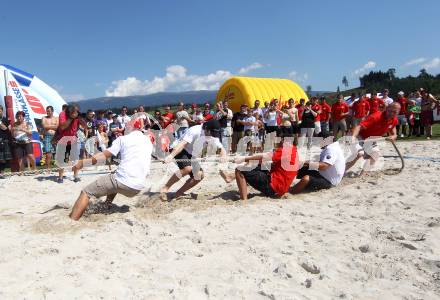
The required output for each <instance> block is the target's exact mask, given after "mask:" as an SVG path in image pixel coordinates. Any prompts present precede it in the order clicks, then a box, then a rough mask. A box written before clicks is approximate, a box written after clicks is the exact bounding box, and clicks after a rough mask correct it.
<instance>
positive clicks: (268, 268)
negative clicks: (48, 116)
mask: <svg viewBox="0 0 440 300" xmlns="http://www.w3.org/2000/svg"><path fill="white" fill-rule="evenodd" d="M399 147H400V148H401V149H402V152H404V153H405V154H406V155H411V156H429V157H437V158H439V157H440V154H439V147H440V143H439V142H434V141H431V142H412V143H399ZM385 150H387V151H388V150H390V149H385ZM388 152H389V153H392V152H390V151H388ZM406 164H407V167H406V169H405V170H404V171H403V172H402V173H401V174H399V175H393V176H389V175H385V174H384V173H383V172H377V173H374V174H371V175H369V176H367V177H365V178H362V179H352V178H347V179H344V181H343V184H342V185H341V186H339V187H338V188H335V189H332V190H328V191H322V192H317V193H312V194H303V195H299V196H291V195H289V196H288V197H286V198H285V199H281V200H269V199H265V198H263V197H260V196H259V194H257V193H256V192H255V191H253V190H251V192H252V193H254V194H255V195H256V196H255V197H253V198H251V199H250V200H249V201H248V202H247V203H243V202H239V201H235V202H234V201H231V200H228V199H231V198H235V197H237V194H236V192H234V191H236V186H235V183H234V184H229V185H226V184H224V183H223V181H222V180H221V179H220V177H218V176H217V175H213V174H208V176H207V178H206V179H205V180H204V181H203V182H202V183H201V185H200V186H199V187H197V188H195V189H194V190H193V197H192V198H191V197H188V199H181V200H178V201H174V202H171V203H165V204H164V203H160V202H159V201H158V200H157V194H155V193H152V192H148V191H146V192H145V193H144V195H142V196H138V197H136V198H133V199H127V198H125V197H123V196H118V197H117V198H116V199H115V204H117V205H118V206H119V208H118V209H116V210H115V211H113V213H112V214H102V213H96V214H91V215H87V216H85V217H84V218H83V219H81V221H79V222H73V221H70V220H69V219H68V218H67V215H68V213H69V211H70V206H71V205H72V204H73V203H74V201H75V199H76V197H77V195H78V193H79V191H80V189H81V187H83V186H85V185H86V184H87V182H90V181H91V180H93V179H94V178H96V176H97V175H91V174H90V171H89V172H84V174H85V175H84V176H83V177H82V179H83V180H82V182H81V183H77V184H75V183H73V182H72V181H70V180H66V181H65V183H64V184H62V185H60V184H57V183H55V182H52V181H50V180H45V179H47V178H46V177H44V176H40V177H36V178H34V177H14V178H13V179H11V180H9V181H8V183H7V184H6V185H5V186H4V187H2V188H0V195H1V196H0V198H1V200H0V253H1V255H0V299H11V298H28V299H40V298H49V299H60V298H92V299H96V298H106V299H107V298H119V299H121V298H122V299H132V298H134V299H139V298H153V299H173V298H176V299H209V298H211V299H242V298H247V299H266V298H267V299H334V298H341V299H439V297H440V187H439V175H440V163H434V162H428V161H421V160H407V161H406ZM386 165H388V166H389V165H393V166H398V163H397V161H396V160H393V159H386ZM153 168H154V170H153V175H154V178H153V180H152V185H153V188H152V190H151V191H155V190H157V185H158V183H159V182H161V181H163V180H164V178H165V177H166V176H167V174H166V173H165V172H163V171H162V172H161V171H160V168H162V166H161V165H160V164H157V163H154V164H153ZM1 182H3V183H4V181H1ZM194 198H196V199H194ZM56 204H59V205H60V206H61V207H66V208H67V209H63V208H60V209H56V210H52V211H50V212H47V213H45V214H40V213H42V212H44V211H46V210H48V209H50V208H51V207H53V206H54V205H56ZM315 273H316V274H315Z"/></svg>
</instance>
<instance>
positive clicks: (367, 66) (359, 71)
mask: <svg viewBox="0 0 440 300" xmlns="http://www.w3.org/2000/svg"><path fill="white" fill-rule="evenodd" d="M376 65H377V64H376V62H374V61H371V60H370V61H369V62H367V63H366V64H365V65H363V66H362V67H361V68H359V69H357V70H355V71H354V74H355V75H359V74H362V73H365V72H366V71H367V70H369V69H373V68H375V67H376Z"/></svg>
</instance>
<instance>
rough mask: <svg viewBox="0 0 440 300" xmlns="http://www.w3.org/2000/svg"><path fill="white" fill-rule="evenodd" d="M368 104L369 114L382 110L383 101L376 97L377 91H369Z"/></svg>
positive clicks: (383, 106)
mask: <svg viewBox="0 0 440 300" xmlns="http://www.w3.org/2000/svg"><path fill="white" fill-rule="evenodd" d="M368 104H369V105H370V115H371V114H373V113H375V112H377V111H384V109H385V102H384V101H383V100H382V99H380V98H379V97H377V93H376V92H373V93H371V98H370V99H368Z"/></svg>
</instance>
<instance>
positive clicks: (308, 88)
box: [306, 85, 312, 97]
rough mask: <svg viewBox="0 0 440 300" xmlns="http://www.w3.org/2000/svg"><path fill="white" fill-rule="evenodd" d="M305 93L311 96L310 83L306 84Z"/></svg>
mask: <svg viewBox="0 0 440 300" xmlns="http://www.w3.org/2000/svg"><path fill="white" fill-rule="evenodd" d="M306 93H307V96H309V97H311V95H312V86H311V85H308V86H306Z"/></svg>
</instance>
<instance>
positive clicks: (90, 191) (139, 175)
mask: <svg viewBox="0 0 440 300" xmlns="http://www.w3.org/2000/svg"><path fill="white" fill-rule="evenodd" d="M130 125H131V124H130V123H128V124H127V127H128V128H127V129H128V130H129V129H131V128H130V127H131V126H130ZM132 128H133V131H132V132H130V133H129V134H126V135H124V136H120V137H118V138H117V139H116V140H114V141H113V144H112V146H111V147H110V148H108V149H107V150H104V152H100V153H97V154H95V155H94V156H93V157H92V158H89V159H84V160H80V161H78V162H77V163H76V165H75V166H73V168H72V169H73V170H74V171H78V170H80V169H82V168H83V166H84V165H85V164H90V165H94V164H96V163H98V161H105V160H106V159H107V158H110V157H112V155H113V156H117V155H118V154H119V153H120V154H121V161H120V163H119V166H118V169H117V170H116V173H110V174H108V175H104V176H101V177H99V178H98V179H97V180H95V181H94V182H92V183H90V184H89V185H87V186H86V187H85V188H84V189H83V190H82V191H81V194H80V195H79V197H78V199H77V200H76V202H75V205H74V206H73V208H72V212H71V213H70V218H71V219H73V220H75V221H76V220H78V219H79V218H81V216H82V215H83V213H84V211H85V210H86V209H87V206H88V205H89V200H90V197H95V198H99V197H103V196H107V199H106V201H105V203H106V204H107V205H111V203H112V201H113V199H114V198H115V197H116V195H117V194H122V195H124V196H126V197H130V198H131V197H134V196H136V195H137V194H139V192H140V191H141V190H142V189H144V188H145V181H146V180H145V178H146V177H147V175H148V174H149V173H150V164H151V153H152V151H153V145H152V144H151V140H150V139H149V138H148V137H147V136H146V135H144V134H143V133H142V131H141V129H142V122H141V120H139V119H138V120H134V121H133V124H132ZM128 130H127V131H128Z"/></svg>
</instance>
